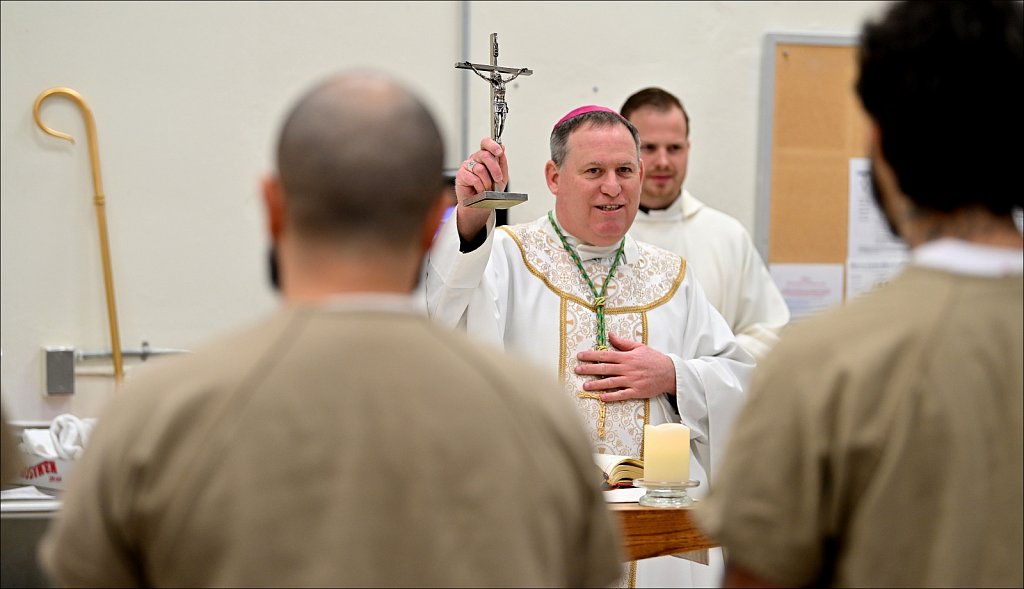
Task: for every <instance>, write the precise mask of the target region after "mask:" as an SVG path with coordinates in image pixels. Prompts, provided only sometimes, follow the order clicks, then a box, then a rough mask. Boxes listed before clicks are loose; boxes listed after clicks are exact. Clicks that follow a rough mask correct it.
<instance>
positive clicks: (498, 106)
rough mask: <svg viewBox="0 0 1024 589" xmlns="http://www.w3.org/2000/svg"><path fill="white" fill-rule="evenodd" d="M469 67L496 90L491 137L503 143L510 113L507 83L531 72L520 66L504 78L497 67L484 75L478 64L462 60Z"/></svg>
mask: <svg viewBox="0 0 1024 589" xmlns="http://www.w3.org/2000/svg"><path fill="white" fill-rule="evenodd" d="M462 63H463V64H465V65H466V66H468V67H469V69H471V70H473V73H475V74H476V75H478V76H480V77H481V78H483V79H485V80H487V81H488V82H490V83H491V88H492V89H493V90H494V100H493V103H494V117H493V118H492V120H491V138H492V139H494V140H495V141H496V142H498V143H501V132H502V131H504V130H505V117H506V116H507V115H508V103H507V102H505V84H507V83H509V82H511V81H512V80H514V79H516V78H518V77H519V76H520V75H522V74H526V75H530V74H531V73H533V72H531V71H530V70H529V69H528V68H525V67H523V68H519V69H518V70H517V71H516V73H515V74H513V75H512V76H509V77H508V78H502V77H501V73H499V72H498V70H497V69H492V70H491V75H490V76H487V75H484V74H483V72H481V71H480V70H478V69H476V66H475V65H474V64H472V63H469V62H468V61H464V62H462Z"/></svg>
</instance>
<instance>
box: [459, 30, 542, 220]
mask: <svg viewBox="0 0 1024 589" xmlns="http://www.w3.org/2000/svg"><path fill="white" fill-rule="evenodd" d="M490 55H491V64H490V65H482V64H477V63H470V62H468V61H460V62H457V63H456V64H455V67H456V68H457V69H467V70H472V71H473V73H475V74H476V75H478V76H480V77H481V78H483V79H484V80H487V82H488V83H490V85H491V139H493V140H494V141H496V142H497V143H499V144H500V143H501V133H502V132H503V131H504V130H505V118H506V117H507V116H508V103H507V102H505V84H507V83H508V82H511V81H512V80H514V79H516V78H518V77H519V76H529V75H531V74H533V71H532V70H530V69H529V68H525V67H523V68H512V67H499V66H498V33H491V53H490ZM483 72H490V74H489V75H485V74H484V73H483ZM501 74H511V75H510V76H508V77H506V78H503V77H502V76H501ZM521 202H526V195H525V194H523V193H521V192H495V191H493V190H488V191H487V192H484V193H483V194H481V195H480V197H479V199H478V200H475V201H472V202H467V203H465V206H468V207H474V208H489V209H507V208H509V207H511V206H514V205H517V204H519V203H521Z"/></svg>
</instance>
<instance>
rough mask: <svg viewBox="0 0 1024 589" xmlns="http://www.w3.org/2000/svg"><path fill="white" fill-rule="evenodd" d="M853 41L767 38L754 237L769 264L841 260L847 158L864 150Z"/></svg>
mask: <svg viewBox="0 0 1024 589" xmlns="http://www.w3.org/2000/svg"><path fill="white" fill-rule="evenodd" d="M855 42H856V41H855V39H853V38H826V37H813V36H811V37H797V36H777V35H769V36H768V38H767V42H766V46H765V57H764V60H765V62H764V67H763V72H762V75H763V76H764V78H763V80H762V99H763V100H762V111H761V133H760V135H761V137H760V140H761V161H760V165H759V168H760V170H759V202H758V218H759V223H758V231H757V239H758V245H759V247H760V248H761V252H762V254H765V253H767V256H765V259H766V260H767V261H768V263H769V264H810V263H837V264H841V263H844V262H845V261H846V253H847V252H846V249H847V222H848V216H849V160H850V158H853V157H865V156H866V155H867V118H866V116H865V115H864V113H863V110H862V108H861V106H860V103H859V100H858V99H857V96H856V92H855V90H854V87H853V86H854V83H855V81H856V74H857V63H856V57H857V55H856V45H855Z"/></svg>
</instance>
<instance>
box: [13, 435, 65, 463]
mask: <svg viewBox="0 0 1024 589" xmlns="http://www.w3.org/2000/svg"><path fill="white" fill-rule="evenodd" d="M19 445H20V446H21V449H22V450H23V451H24V452H26V453H28V454H35V455H36V456H40V457H42V458H50V459H53V458H56V457H57V451H56V450H55V449H54V447H53V439H52V438H51V437H50V430H48V429H39V428H27V429H24V430H22V432H21V444H19Z"/></svg>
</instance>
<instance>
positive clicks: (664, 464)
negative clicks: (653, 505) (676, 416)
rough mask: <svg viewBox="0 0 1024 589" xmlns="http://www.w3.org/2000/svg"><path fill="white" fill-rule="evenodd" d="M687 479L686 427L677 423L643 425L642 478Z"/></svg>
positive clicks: (687, 431) (670, 480) (688, 430)
mask: <svg viewBox="0 0 1024 589" xmlns="http://www.w3.org/2000/svg"><path fill="white" fill-rule="evenodd" d="M688 480H690V428H688V427H686V426H685V425H683V424H681V423H663V424H661V425H645V426H644V481H645V482H651V481H662V482H668V483H682V482H685V481H688Z"/></svg>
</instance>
